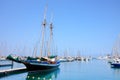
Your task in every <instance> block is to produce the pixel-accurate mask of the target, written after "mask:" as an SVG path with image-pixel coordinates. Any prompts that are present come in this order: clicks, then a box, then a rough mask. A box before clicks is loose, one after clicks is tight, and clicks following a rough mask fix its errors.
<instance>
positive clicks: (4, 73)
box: [0, 67, 27, 77]
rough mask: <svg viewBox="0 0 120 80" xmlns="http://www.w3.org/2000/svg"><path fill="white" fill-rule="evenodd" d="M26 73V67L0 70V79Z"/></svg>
mask: <svg viewBox="0 0 120 80" xmlns="http://www.w3.org/2000/svg"><path fill="white" fill-rule="evenodd" d="M25 71H27V69H26V67H22V68H15V69H8V70H0V77H5V76H8V75H12V74H18V73H22V72H25Z"/></svg>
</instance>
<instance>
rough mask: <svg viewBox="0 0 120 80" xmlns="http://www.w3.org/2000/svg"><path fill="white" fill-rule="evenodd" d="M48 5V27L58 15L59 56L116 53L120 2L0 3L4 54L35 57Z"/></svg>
mask: <svg viewBox="0 0 120 80" xmlns="http://www.w3.org/2000/svg"><path fill="white" fill-rule="evenodd" d="M46 4H48V10H47V22H48V23H49V22H50V15H51V12H53V13H54V18H53V23H54V42H55V44H56V45H57V48H58V54H59V55H63V52H64V50H66V49H67V50H68V49H69V50H70V53H69V54H70V55H76V52H77V51H78V50H80V52H81V55H100V54H102V55H103V54H106V53H110V52H111V51H112V47H113V45H114V43H115V41H116V39H117V37H118V35H119V34H120V0H0V48H1V54H9V53H11V52H14V50H13V49H17V51H19V52H17V53H18V54H22V53H25V52H26V53H25V55H31V54H32V51H33V47H34V46H35V44H36V42H37V41H38V39H39V37H40V31H41V30H40V29H41V24H42V20H43V13H44V8H45V6H46ZM25 49H26V50H25ZM6 50H7V51H6Z"/></svg>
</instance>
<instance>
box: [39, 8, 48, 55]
mask: <svg viewBox="0 0 120 80" xmlns="http://www.w3.org/2000/svg"><path fill="white" fill-rule="evenodd" d="M46 11H47V6H46V7H45V12H44V20H43V23H42V26H43V27H42V44H41V49H40V57H42V53H43V48H44V35H45V28H46Z"/></svg>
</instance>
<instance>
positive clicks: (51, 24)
mask: <svg viewBox="0 0 120 80" xmlns="http://www.w3.org/2000/svg"><path fill="white" fill-rule="evenodd" d="M52 20H53V15H52V14H51V21H50V39H49V45H48V55H47V56H50V46H51V43H52V39H53V22H52Z"/></svg>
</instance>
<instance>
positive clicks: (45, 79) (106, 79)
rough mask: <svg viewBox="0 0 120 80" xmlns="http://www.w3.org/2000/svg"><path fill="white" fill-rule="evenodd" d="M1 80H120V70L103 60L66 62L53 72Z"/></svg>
mask: <svg viewBox="0 0 120 80" xmlns="http://www.w3.org/2000/svg"><path fill="white" fill-rule="evenodd" d="M0 80H120V69H113V68H111V67H110V64H109V63H107V62H106V61H103V60H92V61H89V62H79V61H74V62H64V63H61V65H60V67H59V69H57V70H55V71H52V72H24V73H19V74H15V75H10V76H6V77H3V78H0Z"/></svg>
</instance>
